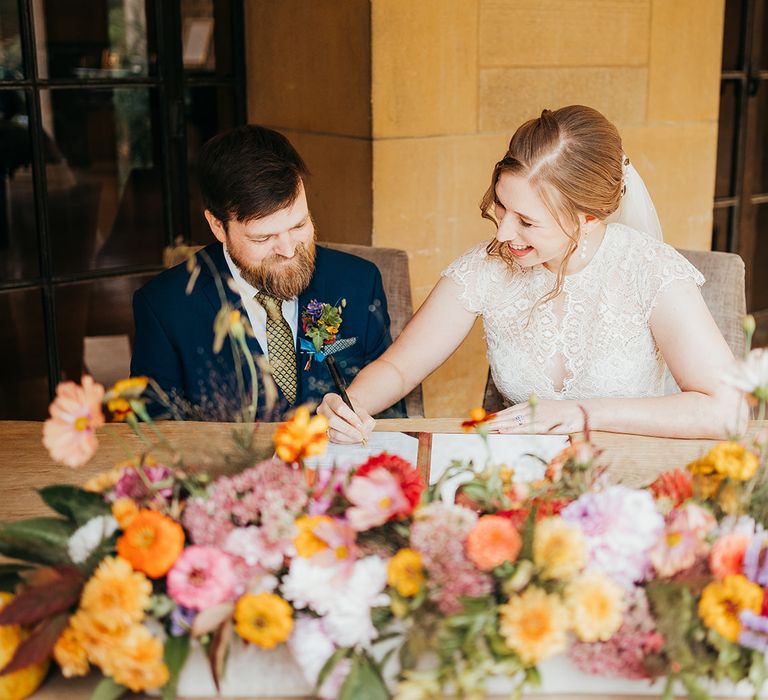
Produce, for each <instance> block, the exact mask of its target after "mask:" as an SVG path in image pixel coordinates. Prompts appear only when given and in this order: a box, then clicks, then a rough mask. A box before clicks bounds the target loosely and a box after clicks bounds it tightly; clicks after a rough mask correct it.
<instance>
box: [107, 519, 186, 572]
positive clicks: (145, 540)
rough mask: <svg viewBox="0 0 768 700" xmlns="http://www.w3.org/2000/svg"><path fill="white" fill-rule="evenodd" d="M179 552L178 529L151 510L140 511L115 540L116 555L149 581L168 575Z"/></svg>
mask: <svg viewBox="0 0 768 700" xmlns="http://www.w3.org/2000/svg"><path fill="white" fill-rule="evenodd" d="M182 549H184V530H182V528H181V525H179V524H178V523H177V522H176V521H174V520H171V519H170V518H168V517H166V516H165V515H162V514H161V513H157V512H155V511H153V510H140V511H139V513H138V515H136V516H135V517H134V518H133V519H132V520H131V524H130V525H129V526H128V527H127V528H126V529H125V531H124V532H123V535H122V537H120V539H118V540H117V553H118V554H119V555H120V556H121V557H122V558H123V559H126V560H127V561H129V562H130V564H131V566H132V567H133V568H134V569H135V570H136V571H142V572H144V573H145V574H146V575H147V576H149V577H150V578H160V577H161V576H164V575H165V574H166V573H168V571H169V570H170V568H171V567H172V566H173V565H174V564H175V563H176V560H177V559H178V558H179V555H180V554H181V551H182Z"/></svg>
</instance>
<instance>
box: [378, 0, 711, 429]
mask: <svg viewBox="0 0 768 700" xmlns="http://www.w3.org/2000/svg"><path fill="white" fill-rule="evenodd" d="M371 7H372V9H371V13H372V15H371V57H372V90H371V95H372V106H373V110H372V115H373V130H372V132H373V245H380V246H395V247H399V248H404V249H406V250H407V251H408V252H409V253H410V258H411V276H412V284H413V289H414V294H415V301H416V303H417V304H418V303H420V302H421V301H423V299H424V298H425V297H426V295H427V294H428V293H429V290H430V289H431V288H432V286H433V285H434V283H435V282H436V280H437V278H438V275H439V273H440V270H442V269H443V268H444V267H445V265H447V264H448V263H449V262H450V261H451V260H452V259H454V258H455V257H456V256H458V255H459V254H460V253H461V252H463V251H464V250H466V249H467V248H468V247H470V246H471V245H473V244H475V243H477V242H478V241H481V240H484V239H485V238H489V237H491V236H492V235H493V229H492V227H491V226H490V224H489V223H488V222H485V221H483V220H481V219H480V216H479V210H478V207H477V203H478V201H479V199H480V197H481V196H482V193H483V191H484V190H485V188H486V187H487V184H488V181H489V178H490V172H491V168H492V166H493V163H494V162H495V161H496V160H498V159H499V158H500V157H501V155H502V154H503V152H504V149H505V146H506V143H507V141H508V140H509V137H510V136H511V134H512V132H513V131H514V129H515V127H516V126H518V125H519V124H520V123H521V122H522V121H523V120H525V119H528V118H530V117H533V116H536V115H537V114H538V113H539V112H540V110H541V109H542V108H544V107H548V108H557V107H560V106H563V105H566V104H573V103H582V104H587V105H591V106H593V107H596V108H597V109H599V110H601V111H603V112H604V113H605V114H606V115H607V116H608V117H609V118H610V119H612V120H613V121H614V122H615V123H616V124H617V126H618V127H619V130H620V132H621V133H622V136H623V138H624V143H625V148H626V151H627V153H628V154H629V155H630V157H631V158H632V160H633V162H634V163H635V165H636V166H637V168H638V170H639V171H640V172H641V174H642V175H643V177H644V179H645V181H646V183H647V185H648V188H649V190H650V192H651V195H652V196H653V198H654V201H655V203H656V205H657V208H658V211H659V215H660V218H661V221H662V224H663V226H664V230H665V236H666V239H667V240H668V241H669V242H671V243H672V244H674V245H676V246H679V247H686V248H699V249H708V248H709V247H710V239H711V225H712V199H713V196H714V177H715V149H716V137H717V112H718V101H719V66H720V53H721V45H722V23H723V7H724V0H419V2H413V1H412V0H372V6H371ZM446 322H447V323H449V322H450V319H446ZM478 326H479V324H477V325H476V327H475V329H474V331H473V333H472V334H471V336H470V337H469V338H468V339H467V341H466V342H465V343H464V345H463V346H462V347H461V348H460V350H459V352H458V353H457V354H456V355H454V357H453V358H451V360H449V361H448V362H447V363H446V364H445V365H444V366H443V367H442V368H440V369H439V370H438V371H437V372H436V373H435V374H434V375H433V376H432V377H431V378H430V379H428V380H427V382H426V383H425V387H424V389H425V399H426V409H427V415H431V416H441V415H459V414H461V413H463V412H465V411H466V410H467V409H468V408H469V407H470V406H472V405H477V404H479V403H480V401H481V398H482V389H483V385H484V381H485V376H486V372H487V364H486V363H485V346H484V343H483V339H482V330H481V328H479V327H478Z"/></svg>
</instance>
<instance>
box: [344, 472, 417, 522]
mask: <svg viewBox="0 0 768 700" xmlns="http://www.w3.org/2000/svg"><path fill="white" fill-rule="evenodd" d="M347 498H348V499H349V500H350V502H351V503H352V507H351V508H350V509H349V510H348V511H347V518H348V519H349V524H350V525H351V526H352V527H353V528H354V529H355V530H357V531H358V532H362V531H363V530H369V529H370V528H372V527H377V526H378V525H383V524H384V523H385V522H387V520H389V518H390V517H391V516H392V515H394V514H395V513H398V512H400V511H401V510H404V509H406V508H407V507H408V505H409V504H408V501H407V500H406V498H405V496H404V495H403V491H402V489H401V488H400V484H399V483H398V481H397V479H396V478H395V476H394V475H393V474H391V473H390V472H389V471H387V470H386V469H383V468H382V469H374V470H373V471H372V472H370V473H369V474H367V475H366V476H355V477H353V478H352V481H351V482H350V484H349V486H348V487H347Z"/></svg>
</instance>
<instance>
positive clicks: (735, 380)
mask: <svg viewBox="0 0 768 700" xmlns="http://www.w3.org/2000/svg"><path fill="white" fill-rule="evenodd" d="M723 381H724V382H725V383H726V384H730V385H731V386H733V387H736V388H737V389H739V390H740V391H743V392H744V393H745V394H748V395H750V396H752V397H753V398H754V399H756V400H758V401H765V400H767V399H768V351H766V349H765V348H757V349H755V350H752V351H751V352H750V353H749V355H748V356H747V358H746V359H745V360H741V361H739V362H737V363H736V364H735V366H733V367H731V368H729V369H728V370H726V372H725V374H724V375H723Z"/></svg>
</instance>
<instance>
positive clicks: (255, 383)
mask: <svg viewBox="0 0 768 700" xmlns="http://www.w3.org/2000/svg"><path fill="white" fill-rule="evenodd" d="M237 342H238V344H239V345H240V349H241V350H242V352H243V355H245V361H246V362H247V363H248V371H249V372H250V373H251V405H250V406H249V407H248V409H247V410H248V414H247V415H248V417H249V419H250V420H249V421H248V422H250V423H252V422H253V421H255V420H256V411H257V410H258V407H259V377H258V375H257V374H256V363H255V362H254V361H253V355H252V354H251V350H250V348H249V347H248V343H246V342H245V336H244V335H241V334H238V335H237Z"/></svg>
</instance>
